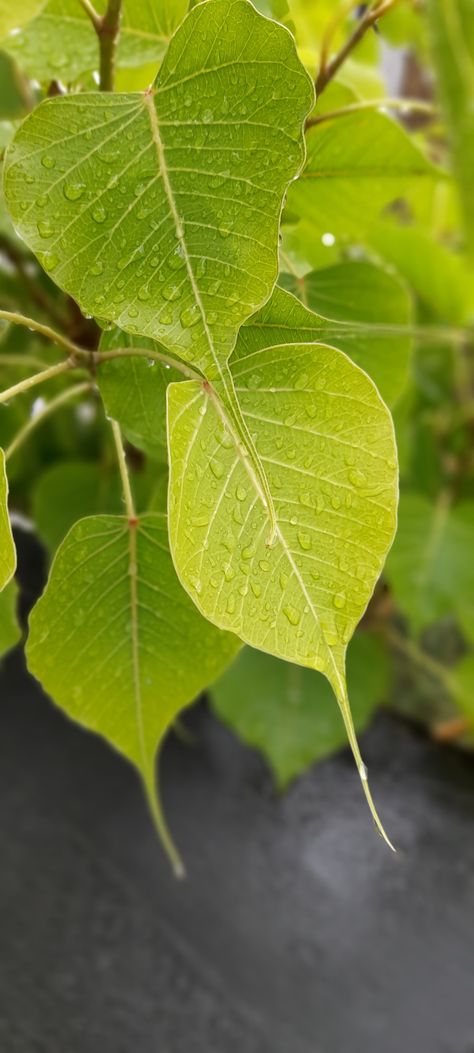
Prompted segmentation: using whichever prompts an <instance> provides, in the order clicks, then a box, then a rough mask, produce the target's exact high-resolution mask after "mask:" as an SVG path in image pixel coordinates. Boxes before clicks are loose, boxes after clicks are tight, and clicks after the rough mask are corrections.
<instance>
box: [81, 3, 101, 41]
mask: <svg viewBox="0 0 474 1053" xmlns="http://www.w3.org/2000/svg"><path fill="white" fill-rule="evenodd" d="M79 3H80V5H81V7H83V8H84V11H85V12H86V15H88V16H89V18H90V20H91V22H92V25H93V26H94V29H95V31H96V33H98V32H99V29H100V24H101V21H102V16H101V15H99V12H98V11H96V9H95V7H93V5H92V4H91V2H90V0H79Z"/></svg>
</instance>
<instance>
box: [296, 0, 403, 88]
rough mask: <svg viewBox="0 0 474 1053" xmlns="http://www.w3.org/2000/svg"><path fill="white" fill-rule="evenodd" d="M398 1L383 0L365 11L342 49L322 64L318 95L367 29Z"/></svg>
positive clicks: (319, 74) (318, 80)
mask: <svg viewBox="0 0 474 1053" xmlns="http://www.w3.org/2000/svg"><path fill="white" fill-rule="evenodd" d="M397 3H399V0H383V2H382V3H379V4H377V5H376V6H375V7H371V8H369V10H368V11H366V12H365V14H364V15H363V16H362V18H361V19H360V20H359V22H358V23H357V26H356V27H355V29H354V31H353V33H351V35H350V37H349V38H348V40H346V42H345V44H343V46H342V48H341V49H340V51H338V52H337V54H336V55H335V56H334V58H333V59H332V60H331V62H328V63H327V65H326V64H325V63H323V64H322V65H321V69H320V71H319V73H318V77H317V80H316V92H317V94H318V95H320V94H321V92H322V91H324V89H325V88H326V87H327V85H328V84H329V81H331V80H332V79H333V77H334V76H335V75H336V73H337V72H338V70H339V69H340V68H341V66H342V65H343V64H344V62H345V61H346V59H347V58H348V57H349V55H350V53H351V51H353V50H354V48H355V47H357V44H359V43H360V41H361V40H362V39H363V37H364V36H365V34H366V33H367V31H368V30H369V29H370V28H371V26H373V25H375V23H376V22H377V21H378V20H379V18H382V17H383V15H385V14H387V12H388V11H391V9H392V7H395V4H397Z"/></svg>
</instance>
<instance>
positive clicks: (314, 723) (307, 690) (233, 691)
mask: <svg viewBox="0 0 474 1053" xmlns="http://www.w3.org/2000/svg"><path fill="white" fill-rule="evenodd" d="M347 680H348V687H349V695H350V698H351V709H352V714H353V718H354V725H355V728H356V730H357V731H363V729H364V728H365V727H366V726H367V724H368V722H369V720H370V717H371V715H372V713H373V711H374V709H375V707H376V705H377V704H378V703H379V702H381V701H382V699H383V697H384V694H385V692H386V690H387V681H388V667H387V659H386V655H385V652H384V649H383V647H382V645H381V643H380V641H379V640H378V639H377V638H376V637H374V636H370V635H369V634H368V633H357V634H356V636H355V637H354V639H353V640H352V642H351V644H350V646H349V650H348V654H347ZM211 695H212V700H213V705H214V709H215V710H216V713H217V715H218V716H219V717H220V718H221V720H223V721H224V722H225V723H226V724H228V725H229V726H230V727H231V728H232V729H233V730H234V731H235V732H236V733H237V734H238V735H239V736H240V738H242V739H243V741H244V742H247V743H248V745H250V746H255V747H256V748H257V749H260V750H261V751H262V753H263V754H264V755H265V757H266V758H267V759H268V761H269V764H270V766H271V768H272V770H273V772H274V775H275V779H276V782H277V785H278V787H279V788H280V789H284V788H285V787H286V786H287V785H288V783H289V782H291V780H292V779H294V778H295V777H296V776H297V775H300V774H301V772H304V771H305V770H306V769H307V768H309V766H310V765H311V764H314V762H315V761H317V760H320V759H321V758H323V757H326V756H327V755H328V754H330V753H333V752H334V750H337V749H340V748H341V747H342V746H344V745H345V743H346V731H345V728H344V724H343V722H342V720H341V717H340V714H339V712H338V710H337V709H336V707H335V706H334V698H333V696H332V692H331V688H330V687H329V684H328V682H327V680H324V679H323V677H322V676H321V675H320V674H319V673H315V672H313V670H311V669H303V668H301V666H296V665H293V664H290V663H288V662H282V661H281V660H280V659H278V658H273V657H272V656H271V655H266V654H262V652H261V651H254V650H253V649H252V648H250V647H244V649H243V650H242V652H241V653H240V654H239V655H238V657H237V658H236V660H235V662H233V663H232V665H231V666H230V668H229V669H227V670H226V671H225V673H223V675H222V676H221V678H220V679H219V680H218V681H217V683H216V684H214V686H213V688H212V692H211Z"/></svg>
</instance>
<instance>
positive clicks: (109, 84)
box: [97, 0, 122, 91]
mask: <svg viewBox="0 0 474 1053" xmlns="http://www.w3.org/2000/svg"><path fill="white" fill-rule="evenodd" d="M121 13H122V0H109V2H108V4H107V10H106V12H105V15H104V16H103V18H101V20H100V26H99V28H98V29H97V35H98V38H99V48H100V81H99V87H100V90H101V91H113V90H114V76H115V55H116V51H117V44H118V39H119V35H120V17H121Z"/></svg>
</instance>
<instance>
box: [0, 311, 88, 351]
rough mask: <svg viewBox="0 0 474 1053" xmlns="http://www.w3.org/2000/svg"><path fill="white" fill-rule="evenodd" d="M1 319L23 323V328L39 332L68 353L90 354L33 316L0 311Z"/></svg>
mask: <svg viewBox="0 0 474 1053" xmlns="http://www.w3.org/2000/svg"><path fill="white" fill-rule="evenodd" d="M1 319H3V320H4V321H5V322H11V324H12V325H23V326H24V327H25V329H31V330H33V332H35V333H41V336H44V337H46V339H47V340H51V342H52V343H53V344H58V345H59V347H63V348H64V349H65V350H66V351H68V352H69V354H70V355H73V356H74V355H82V354H84V353H85V354H87V356H90V351H84V350H83V349H82V348H80V347H77V345H76V344H74V343H73V342H72V340H68V338H67V336H63V334H62V333H58V332H56V330H55V329H51V327H50V326H49V325H43V323H42V322H37V321H36V319H35V318H28V316H27V315H24V314H17V312H16V311H0V320H1Z"/></svg>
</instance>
